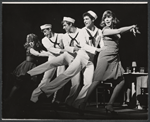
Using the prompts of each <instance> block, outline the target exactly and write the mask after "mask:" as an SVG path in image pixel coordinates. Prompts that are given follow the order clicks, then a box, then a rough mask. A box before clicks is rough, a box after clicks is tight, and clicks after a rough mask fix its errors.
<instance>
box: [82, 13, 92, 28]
mask: <svg viewBox="0 0 150 122" xmlns="http://www.w3.org/2000/svg"><path fill="white" fill-rule="evenodd" d="M83 21H84V24H85V27H90V26H91V25H92V23H93V22H94V20H92V19H91V18H90V17H89V16H84V17H83Z"/></svg>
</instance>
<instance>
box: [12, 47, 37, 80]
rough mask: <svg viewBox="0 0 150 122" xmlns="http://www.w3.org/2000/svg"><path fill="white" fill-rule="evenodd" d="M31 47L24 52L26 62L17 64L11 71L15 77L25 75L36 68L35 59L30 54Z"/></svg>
mask: <svg viewBox="0 0 150 122" xmlns="http://www.w3.org/2000/svg"><path fill="white" fill-rule="evenodd" d="M30 49H31V47H28V48H27V50H26V60H25V61H23V62H22V63H21V64H19V65H18V66H17V67H16V69H15V70H14V71H13V74H14V75H15V76H17V77H19V76H20V75H25V74H26V73H27V72H28V71H29V70H31V69H32V68H34V67H36V62H37V58H36V57H35V56H34V55H32V54H31V53H30Z"/></svg>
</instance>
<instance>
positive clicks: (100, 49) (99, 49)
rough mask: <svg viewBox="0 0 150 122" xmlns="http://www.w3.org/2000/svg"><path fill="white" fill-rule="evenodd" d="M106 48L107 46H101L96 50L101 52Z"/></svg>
mask: <svg viewBox="0 0 150 122" xmlns="http://www.w3.org/2000/svg"><path fill="white" fill-rule="evenodd" d="M106 48H107V46H103V47H102V48H97V50H96V51H97V52H101V51H102V50H105V49H106Z"/></svg>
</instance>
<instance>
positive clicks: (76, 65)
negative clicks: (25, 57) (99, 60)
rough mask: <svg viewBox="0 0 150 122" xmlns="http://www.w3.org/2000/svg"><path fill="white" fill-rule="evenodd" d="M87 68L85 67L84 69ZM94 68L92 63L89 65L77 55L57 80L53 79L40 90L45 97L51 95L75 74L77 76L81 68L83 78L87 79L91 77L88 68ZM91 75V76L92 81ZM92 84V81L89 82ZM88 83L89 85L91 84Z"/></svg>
mask: <svg viewBox="0 0 150 122" xmlns="http://www.w3.org/2000/svg"><path fill="white" fill-rule="evenodd" d="M86 66H87V67H86ZM91 66H92V67H94V66H93V63H92V62H91V63H89V61H88V60H87V59H85V58H84V57H82V56H80V55H77V56H76V58H75V59H74V60H73V62H72V63H71V64H70V65H69V67H68V68H67V69H66V71H65V72H64V73H62V74H61V75H59V76H58V77H57V78H55V79H54V80H53V81H51V82H49V83H48V84H47V85H46V86H44V87H41V90H42V91H43V92H45V93H46V95H47V97H49V96H50V95H52V94H53V93H54V92H55V91H57V90H59V89H60V88H62V87H63V86H64V85H65V84H66V83H67V82H68V81H69V80H70V79H71V78H72V77H74V76H75V75H76V74H78V73H79V72H80V71H81V70H82V69H83V68H85V70H84V75H85V76H84V77H89V76H86V75H91V74H90V73H87V71H88V70H89V69H88V67H91ZM92 77H93V74H92V75H91V78H90V79H92ZM91 82H92V80H91ZM91 82H90V84H91Z"/></svg>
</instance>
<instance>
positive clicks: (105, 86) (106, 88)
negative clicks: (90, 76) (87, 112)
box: [96, 82, 113, 108]
mask: <svg viewBox="0 0 150 122" xmlns="http://www.w3.org/2000/svg"><path fill="white" fill-rule="evenodd" d="M112 88H113V85H112V83H104V82H101V83H99V85H98V87H97V88H96V107H97V108H98V105H99V96H101V99H102V102H100V104H103V105H105V104H106V95H108V94H111V93H112Z"/></svg>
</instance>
